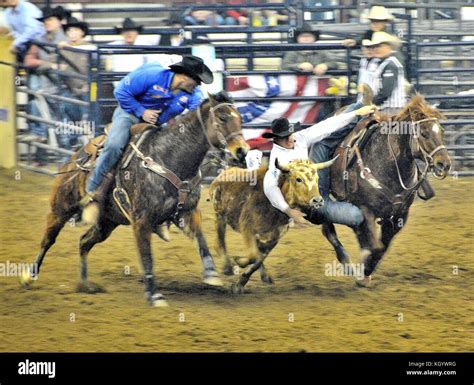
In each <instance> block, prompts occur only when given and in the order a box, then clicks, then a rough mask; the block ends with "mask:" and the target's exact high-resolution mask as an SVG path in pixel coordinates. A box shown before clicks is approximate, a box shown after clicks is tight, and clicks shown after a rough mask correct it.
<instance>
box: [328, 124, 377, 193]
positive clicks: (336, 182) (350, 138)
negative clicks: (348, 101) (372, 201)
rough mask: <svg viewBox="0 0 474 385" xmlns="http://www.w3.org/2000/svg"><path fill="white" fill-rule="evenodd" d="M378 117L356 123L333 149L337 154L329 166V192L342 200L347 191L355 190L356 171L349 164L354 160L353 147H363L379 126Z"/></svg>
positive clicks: (354, 152)
mask: <svg viewBox="0 0 474 385" xmlns="http://www.w3.org/2000/svg"><path fill="white" fill-rule="evenodd" d="M378 123H380V117H378V116H369V117H366V118H364V119H362V120H361V121H359V123H357V125H356V126H355V127H354V129H353V130H352V131H351V132H350V133H349V134H348V135H347V136H346V137H345V138H344V139H343V141H342V142H341V143H340V144H339V146H338V147H337V148H336V150H335V151H334V156H336V155H339V157H338V158H337V159H336V161H335V162H334V164H333V165H332V167H331V174H332V175H337V176H338V177H337V178H331V192H332V194H333V195H334V196H335V198H336V199H338V200H341V201H344V200H346V198H347V193H348V192H349V191H350V192H355V191H356V190H357V185H358V171H355V170H353V171H350V166H351V165H352V164H353V162H354V161H356V151H355V148H356V147H358V149H359V150H361V149H363V148H364V146H365V145H366V143H367V142H368V140H369V139H370V137H371V136H372V134H373V133H374V131H375V130H377V128H378V127H379V125H378Z"/></svg>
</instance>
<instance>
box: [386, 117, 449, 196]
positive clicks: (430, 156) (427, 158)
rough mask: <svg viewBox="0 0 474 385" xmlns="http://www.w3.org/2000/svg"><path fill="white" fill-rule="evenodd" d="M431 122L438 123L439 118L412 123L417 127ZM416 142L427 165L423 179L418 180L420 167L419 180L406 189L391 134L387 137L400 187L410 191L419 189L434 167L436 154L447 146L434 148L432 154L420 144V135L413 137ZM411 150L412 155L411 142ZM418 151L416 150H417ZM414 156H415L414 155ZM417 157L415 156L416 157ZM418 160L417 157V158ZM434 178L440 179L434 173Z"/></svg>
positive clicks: (416, 171) (416, 176)
mask: <svg viewBox="0 0 474 385" xmlns="http://www.w3.org/2000/svg"><path fill="white" fill-rule="evenodd" d="M429 121H436V122H437V121H438V119H437V118H425V119H420V120H416V121H412V125H414V126H417V125H419V124H420V123H424V122H429ZM412 137H413V138H414V139H415V141H416V145H417V146H418V148H419V150H420V152H421V154H422V155H423V161H424V163H425V169H424V170H423V172H422V173H421V177H420V178H419V179H418V175H417V174H418V167H416V168H415V178H416V179H417V181H416V182H415V183H414V184H413V186H410V187H406V186H405V183H404V182H403V179H402V176H401V173H400V168H399V167H398V162H397V158H396V156H395V153H394V151H393V148H392V144H391V143H390V134H389V135H387V143H388V148H389V150H390V154H391V156H392V157H393V161H394V162H395V168H396V170H397V176H398V180H399V182H400V186H401V187H402V188H403V189H404V190H406V191H408V190H413V189H415V188H417V187H419V185H420V184H421V182H422V181H423V179H425V178H426V175H427V173H428V171H429V170H430V169H431V168H432V167H433V166H434V164H433V157H434V156H435V154H437V153H438V152H439V151H441V150H443V149H446V146H445V145H444V144H442V145H439V146H437V147H436V148H434V149H433V150H432V151H431V152H429V153H428V152H427V151H426V150H425V149H424V148H423V146H422V145H421V143H420V137H419V135H417V134H414V135H413V136H412ZM410 148H411V151H412V154H413V152H414V149H413V146H412V145H411V142H410ZM415 151H416V150H415ZM413 155H414V154H413ZM414 156H415V155H414ZM415 158H416V156H415ZM433 176H434V177H435V178H437V179H440V178H439V177H438V176H437V175H436V173H433Z"/></svg>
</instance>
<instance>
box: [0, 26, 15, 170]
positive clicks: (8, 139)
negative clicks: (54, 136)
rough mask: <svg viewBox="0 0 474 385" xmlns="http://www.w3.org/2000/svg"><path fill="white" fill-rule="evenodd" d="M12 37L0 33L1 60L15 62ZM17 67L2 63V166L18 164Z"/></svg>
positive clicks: (0, 110)
mask: <svg viewBox="0 0 474 385" xmlns="http://www.w3.org/2000/svg"><path fill="white" fill-rule="evenodd" d="M11 44H12V39H11V38H10V37H8V36H5V35H0V61H1V62H7V63H15V56H14V55H13V54H12V53H10V46H11ZM15 76H16V74H15V68H14V67H13V66H11V65H7V64H1V63H0V90H2V92H1V97H0V168H2V167H3V168H11V167H15V166H16V99H15Z"/></svg>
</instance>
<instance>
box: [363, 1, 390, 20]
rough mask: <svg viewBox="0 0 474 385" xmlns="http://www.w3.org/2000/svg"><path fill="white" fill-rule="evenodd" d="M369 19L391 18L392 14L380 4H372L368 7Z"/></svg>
mask: <svg viewBox="0 0 474 385" xmlns="http://www.w3.org/2000/svg"><path fill="white" fill-rule="evenodd" d="M368 19H369V20H393V15H392V14H391V13H390V12H389V11H388V9H387V8H385V7H383V6H381V5H374V6H373V7H372V8H370V12H369V16H368Z"/></svg>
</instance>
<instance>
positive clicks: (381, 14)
mask: <svg viewBox="0 0 474 385" xmlns="http://www.w3.org/2000/svg"><path fill="white" fill-rule="evenodd" d="M367 18H368V19H369V20H370V29H369V30H367V31H365V32H364V34H363V35H362V36H361V37H360V38H359V39H357V40H354V39H346V40H344V41H343V42H342V44H343V45H345V46H346V47H354V46H356V45H360V44H361V43H362V40H364V39H367V40H371V39H372V35H373V34H374V33H375V32H384V31H385V28H386V27H387V24H388V23H389V22H391V21H392V20H393V19H394V17H393V15H392V14H391V13H390V12H389V11H388V9H387V8H385V7H383V6H380V5H374V6H373V7H372V8H370V12H369V16H368V17H367Z"/></svg>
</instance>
